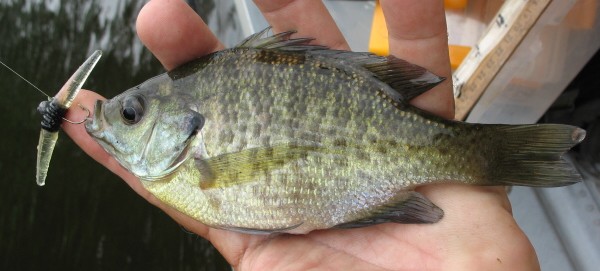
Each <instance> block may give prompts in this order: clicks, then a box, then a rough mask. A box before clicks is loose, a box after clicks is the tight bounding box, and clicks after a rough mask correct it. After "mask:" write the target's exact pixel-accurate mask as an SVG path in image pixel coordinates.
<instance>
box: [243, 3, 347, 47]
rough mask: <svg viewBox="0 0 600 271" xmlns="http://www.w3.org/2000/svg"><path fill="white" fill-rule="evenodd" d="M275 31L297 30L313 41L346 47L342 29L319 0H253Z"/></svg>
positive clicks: (330, 45)
mask: <svg viewBox="0 0 600 271" xmlns="http://www.w3.org/2000/svg"><path fill="white" fill-rule="evenodd" d="M254 3H256V6H258V8H259V9H260V11H261V12H262V13H263V15H264V16H265V18H266V19H267V21H268V22H269V24H270V25H271V26H273V30H274V31H275V32H283V31H288V30H296V31H298V34H297V35H298V36H301V37H310V38H315V39H316V41H315V42H314V43H315V44H319V45H325V46H329V47H330V48H333V49H339V50H350V47H349V46H348V43H347V42H346V40H345V39H344V36H343V35H342V32H340V29H339V28H338V27H337V25H336V24H335V22H334V21H333V18H332V17H331V15H330V14H329V11H327V8H326V7H325V5H323V2H322V1H321V0H277V1H273V0H254Z"/></svg>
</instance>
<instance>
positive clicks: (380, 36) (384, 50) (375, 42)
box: [369, 1, 390, 56]
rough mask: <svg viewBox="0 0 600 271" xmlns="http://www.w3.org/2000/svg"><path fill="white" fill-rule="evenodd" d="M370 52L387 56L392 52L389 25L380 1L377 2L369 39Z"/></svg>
mask: <svg viewBox="0 0 600 271" xmlns="http://www.w3.org/2000/svg"><path fill="white" fill-rule="evenodd" d="M369 52H371V53H374V54H376V55H380V56H387V55H389V54H390V47H389V41H388V32H387V26H386V24H385V18H384V17H383V10H382V9H381V5H380V4H379V1H376V2H375V12H374V13H373V24H372V25H371V38H370V39H369Z"/></svg>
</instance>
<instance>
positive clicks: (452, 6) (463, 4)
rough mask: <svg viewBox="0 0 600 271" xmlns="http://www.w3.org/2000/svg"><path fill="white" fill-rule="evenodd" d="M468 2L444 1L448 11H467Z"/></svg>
mask: <svg viewBox="0 0 600 271" xmlns="http://www.w3.org/2000/svg"><path fill="white" fill-rule="evenodd" d="M467 4H468V1H467V0H444V7H445V8H447V9H465V8H466V7H467Z"/></svg>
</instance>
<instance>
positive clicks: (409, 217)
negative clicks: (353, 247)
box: [335, 191, 444, 229]
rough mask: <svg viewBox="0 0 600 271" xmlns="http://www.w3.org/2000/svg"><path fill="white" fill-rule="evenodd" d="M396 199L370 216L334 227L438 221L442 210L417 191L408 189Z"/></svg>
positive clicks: (344, 227)
mask: <svg viewBox="0 0 600 271" xmlns="http://www.w3.org/2000/svg"><path fill="white" fill-rule="evenodd" d="M407 193H408V194H404V195H403V196H402V197H401V199H399V200H398V201H396V202H394V203H391V204H388V205H384V206H381V207H380V208H379V209H377V210H376V211H375V212H373V213H372V215H371V216H368V217H365V218H363V219H359V220H355V221H350V222H347V223H343V224H339V225H336V226H335V228H342V229H351V228H360V227H366V226H370V225H375V224H381V223H387V222H394V223H402V224H430V223H435V222H438V221H439V220H440V219H442V217H443V216H444V211H443V210H442V209H440V208H439V207H437V206H436V205H435V204H433V203H432V202H431V201H430V200H429V199H427V198H426V197H424V196H423V195H421V194H419V193H418V192H414V191H410V192H407Z"/></svg>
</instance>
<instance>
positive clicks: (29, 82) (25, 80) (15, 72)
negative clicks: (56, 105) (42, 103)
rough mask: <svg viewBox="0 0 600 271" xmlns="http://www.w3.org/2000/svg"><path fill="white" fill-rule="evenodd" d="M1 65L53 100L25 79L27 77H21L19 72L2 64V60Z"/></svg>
mask: <svg viewBox="0 0 600 271" xmlns="http://www.w3.org/2000/svg"><path fill="white" fill-rule="evenodd" d="M0 64H2V66H4V67H6V68H7V69H8V70H10V71H11V72H13V73H14V74H16V75H17V76H18V77H20V78H21V79H23V80H24V81H25V82H27V83H28V84H30V85H31V86H32V87H34V88H35V89H37V90H38V91H39V92H41V93H42V94H44V95H46V97H48V99H52V97H50V95H48V94H46V92H43V91H42V90H41V89H39V88H38V87H36V86H35V85H34V84H33V83H31V82H29V81H28V80H27V79H25V77H23V76H21V75H20V74H19V73H18V72H16V71H15V70H13V69H11V68H10V67H9V66H7V65H6V64H4V62H2V60H0Z"/></svg>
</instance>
